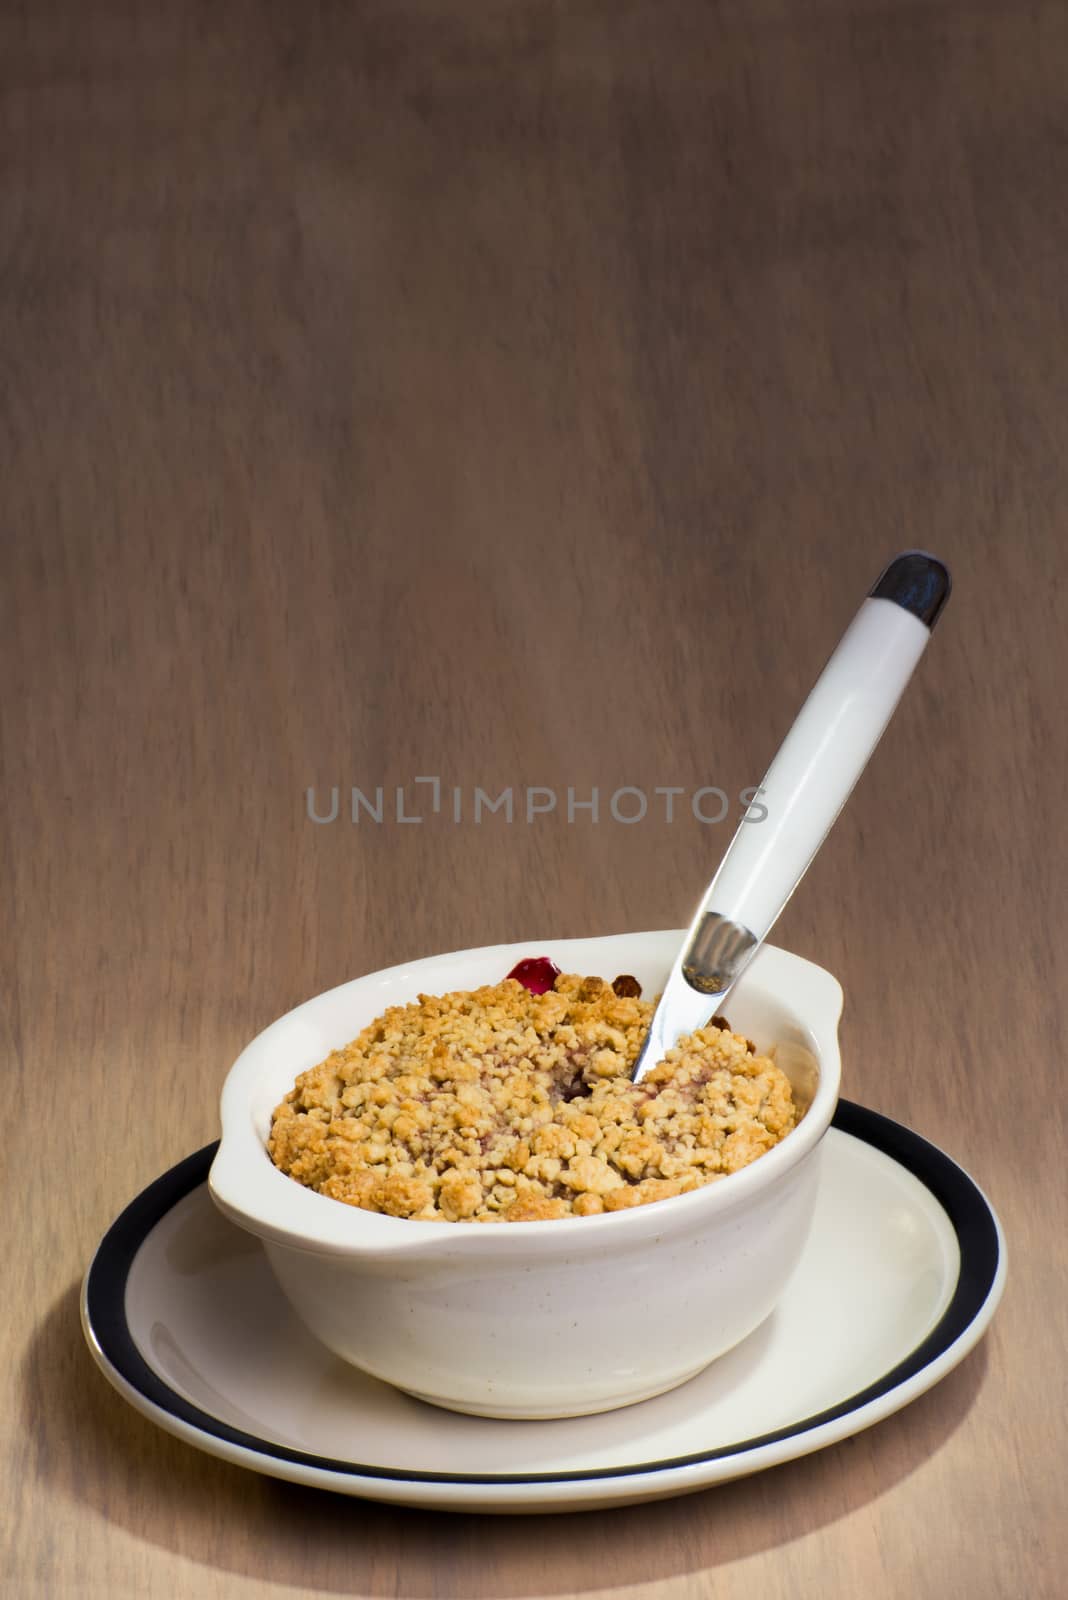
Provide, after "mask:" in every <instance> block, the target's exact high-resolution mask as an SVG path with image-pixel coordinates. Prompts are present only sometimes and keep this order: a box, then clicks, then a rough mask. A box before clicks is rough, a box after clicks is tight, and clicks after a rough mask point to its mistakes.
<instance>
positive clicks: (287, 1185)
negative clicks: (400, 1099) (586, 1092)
mask: <svg viewBox="0 0 1068 1600" xmlns="http://www.w3.org/2000/svg"><path fill="white" fill-rule="evenodd" d="M684 936H685V930H683V929H656V930H649V931H646V932H641V933H623V934H603V935H593V936H589V937H585V938H569V939H560V938H556V939H522V940H515V941H512V942H510V943H509V944H498V945H481V946H472V947H470V948H466V949H459V950H450V951H444V952H441V953H440V954H437V955H432V956H424V957H421V958H419V959H417V960H415V961H408V962H400V963H397V964H396V965H394V966H392V967H385V968H382V969H380V970H378V971H375V972H370V973H366V974H363V975H361V976H360V977H357V978H352V979H349V980H347V981H346V982H344V983H341V984H337V985H335V986H334V987H333V988H331V989H326V990H323V991H322V993H320V994H317V995H313V996H312V997H311V998H310V999H308V1000H304V1001H302V1002H301V1003H300V1004H299V1005H297V1006H295V1007H293V1008H292V1009H291V1010H290V1011H288V1012H286V1013H284V1014H283V1015H282V1016H281V1017H278V1018H277V1019H276V1020H275V1021H274V1022H272V1023H270V1024H269V1025H268V1026H267V1027H266V1028H264V1029H263V1030H262V1031H261V1032H260V1033H259V1034H257V1035H256V1037H255V1038H254V1039H252V1040H251V1041H250V1042H249V1044H247V1045H246V1046H245V1048H244V1049H243V1050H242V1051H241V1054H240V1055H239V1056H238V1057H237V1060H236V1061H235V1062H234V1063H233V1065H232V1066H231V1068H230V1070H229V1072H228V1074H227V1076H226V1079H225V1081H224V1083H223V1087H222V1093H221V1096H220V1120H221V1124H222V1131H221V1136H220V1140H219V1148H218V1151H217V1153H216V1156H215V1159H214V1161H213V1162H212V1165H211V1170H210V1173H209V1175H208V1189H209V1193H210V1194H211V1197H212V1199H213V1201H214V1202H215V1204H216V1205H217V1206H218V1207H219V1209H220V1210H221V1211H222V1212H223V1214H224V1215H225V1216H227V1217H228V1218H229V1219H230V1220H231V1221H233V1222H234V1223H236V1224H237V1225H238V1226H239V1227H241V1228H243V1229H245V1231H247V1232H250V1233H252V1234H254V1235H256V1236H257V1237H259V1238H261V1239H263V1240H265V1241H267V1242H269V1243H275V1244H280V1245H285V1246H289V1247H291V1248H296V1249H299V1250H303V1251H306V1252H309V1253H311V1254H320V1255H329V1256H350V1257H353V1258H357V1257H363V1256H367V1255H373V1254H374V1253H375V1252H376V1251H380V1252H381V1253H382V1256H383V1258H388V1257H390V1256H394V1255H396V1254H397V1253H398V1252H402V1251H403V1252H408V1251H410V1250H414V1249H420V1250H424V1251H425V1249H426V1248H427V1247H428V1246H432V1247H433V1249H434V1250H435V1251H436V1252H439V1253H440V1252H441V1251H442V1250H446V1251H447V1253H450V1254H455V1253H457V1251H459V1252H461V1253H463V1254H468V1253H470V1252H471V1251H472V1250H473V1249H477V1253H478V1254H479V1255H485V1254H487V1253H488V1252H492V1251H494V1250H500V1249H504V1250H505V1251H506V1252H507V1253H511V1254H514V1251H515V1249H516V1246H517V1245H519V1246H521V1248H524V1249H530V1250H532V1251H533V1253H534V1254H537V1253H540V1251H541V1250H542V1249H555V1248H556V1247H559V1246H560V1245H565V1244H567V1245H574V1243H575V1242H576V1240H577V1239H578V1238H581V1239H582V1240H583V1241H584V1242H586V1243H591V1242H593V1241H594V1240H596V1241H597V1242H598V1246H599V1247H600V1246H606V1245H607V1244H608V1243H609V1242H610V1240H611V1242H617V1241H618V1240H619V1239H620V1238H621V1237H624V1238H625V1237H627V1236H630V1237H631V1239H632V1240H636V1239H637V1238H639V1237H640V1236H643V1235H645V1234H648V1233H652V1234H654V1235H660V1234H663V1233H665V1232H667V1231H674V1227H673V1225H675V1224H677V1225H682V1224H684V1223H685V1222H686V1221H687V1220H692V1214H693V1213H694V1212H695V1211H697V1210H700V1212H701V1214H702V1217H703V1218H705V1217H708V1218H710V1217H711V1216H713V1215H715V1214H719V1213H726V1212H733V1211H734V1210H736V1209H737V1208H738V1207H739V1206H742V1205H744V1204H746V1202H747V1201H749V1200H752V1199H753V1198H755V1197H756V1196H758V1195H760V1194H763V1193H764V1192H766V1191H768V1190H770V1189H772V1188H773V1187H774V1186H775V1185H776V1184H777V1182H778V1181H779V1180H780V1179H783V1178H785V1177H786V1175H787V1174H788V1173H789V1172H791V1171H792V1170H793V1169H794V1168H795V1167H796V1166H797V1165H798V1163H799V1162H801V1161H802V1160H804V1159H805V1158H806V1157H807V1156H808V1155H809V1154H810V1153H811V1151H812V1150H814V1149H815V1147H816V1146H817V1145H818V1144H819V1142H820V1140H821V1139H822V1138H823V1136H824V1134H825V1133H826V1131H827V1129H828V1127H829V1126H830V1123H831V1118H832V1117H833V1115H834V1110H835V1106H836V1105H837V1102H838V1093H839V1084H840V1076H841V1060H840V1055H839V1047H838V1023H839V1019H840V1017H841V1012H842V1006H843V999H844V997H843V992H842V988H841V985H840V984H839V982H838V980H837V979H836V978H835V977H834V976H833V975H832V974H831V973H830V972H828V971H827V970H826V969H825V968H823V967H820V966H817V965H816V964H815V963H814V962H812V961H809V960H807V959H806V958H805V957H803V956H798V955H795V954H794V953H793V952H791V951H787V950H783V949H780V948H779V947H778V946H776V945H769V944H764V945H762V946H761V948H760V950H759V951H758V952H757V955H756V957H755V958H754V960H753V962H752V964H751V965H750V967H749V968H748V969H747V971H746V973H745V974H744V975H743V977H742V978H741V979H740V980H739V983H738V992H739V993H742V992H753V991H756V992H760V993H764V994H766V995H768V996H769V997H773V998H774V1000H775V1001H776V1002H777V1003H779V1004H780V1005H783V1006H784V1007H785V1008H786V1009H787V1010H788V1011H790V1012H791V1013H792V1015H793V1017H794V1019H795V1021H796V1023H797V1024H798V1025H799V1026H800V1028H801V1029H802V1030H803V1031H804V1032H805V1033H807V1034H808V1036H809V1039H810V1040H811V1042H812V1044H813V1045H814V1046H815V1049H814V1052H813V1053H814V1054H815V1056H816V1060H817V1064H818V1068H819V1074H818V1081H817V1085H816V1090H815V1093H814V1095H813V1098H812V1101H811V1103H810V1105H809V1107H808V1110H807V1111H806V1113H805V1115H804V1117H803V1118H802V1120H801V1121H800V1123H798V1125H797V1126H796V1127H795V1128H793V1129H791V1131H790V1132H789V1133H788V1134H787V1135H786V1136H785V1138H783V1139H782V1140H781V1141H780V1142H779V1143H778V1144H777V1145H775V1146H774V1147H773V1148H772V1149H771V1150H769V1151H766V1152H765V1154H764V1155H762V1156H760V1157H759V1158H758V1159H757V1160H756V1161H753V1162H751V1163H750V1164H749V1165H748V1166H746V1167H743V1168H742V1169H741V1170H740V1171H739V1172H734V1173H730V1174H728V1175H727V1176H726V1177H725V1178H722V1179H720V1180H719V1181H718V1182H715V1183H710V1184H705V1185H702V1186H701V1187H700V1188H697V1189H692V1190H690V1191H688V1192H687V1193H686V1194H681V1195H674V1196H671V1197H670V1198H668V1199H664V1200H657V1201H655V1202H653V1203H651V1204H649V1205H644V1206H633V1207H630V1208H628V1209H627V1210H625V1211H615V1212H606V1213H601V1214H598V1215H596V1216H592V1217H574V1216H570V1217H556V1218H550V1219H542V1220H538V1221H528V1222H513V1223H509V1224H508V1225H507V1227H489V1226H487V1227H474V1226H472V1227H467V1228H460V1227H457V1226H456V1225H455V1224H453V1225H451V1226H450V1225H448V1224H443V1223H442V1222H440V1221H439V1222H429V1221H417V1220H414V1219H412V1218H409V1217H391V1216H387V1215H385V1214H383V1213H380V1212H372V1211H365V1210H362V1209H361V1208H360V1207H357V1206H349V1205H344V1204H342V1203H341V1202H339V1201H337V1200H334V1199H332V1198H331V1197H330V1196H328V1195H321V1194H318V1193H317V1192H316V1191H315V1190H313V1189H309V1188H306V1187H305V1186H304V1185H302V1184H299V1183H297V1182H295V1180H294V1179H292V1178H290V1177H289V1176H288V1175H287V1174H286V1173H284V1172H282V1171H281V1170H280V1169H279V1168H278V1167H276V1166H275V1165H274V1163H273V1162H272V1161H271V1159H270V1156H269V1155H268V1153H267V1149H266V1145H265V1144H264V1142H263V1141H262V1139H261V1137H260V1135H259V1133H258V1132H257V1130H256V1128H255V1126H254V1113H253V1103H254V1101H255V1099H256V1097H257V1093H258V1089H259V1082H260V1078H261V1074H262V1070H263V1068H264V1066H265V1064H266V1063H267V1061H268V1058H269V1056H270V1054H271V1052H272V1049H273V1047H274V1040H275V1038H276V1037H277V1036H278V1035H279V1034H280V1033H281V1032H282V1030H283V1029H284V1028H285V1027H286V1026H287V1025H291V1024H292V1023H293V1021H295V1020H299V1019H300V1018H301V1017H302V1016H307V1015H308V1014H309V1013H310V1012H314V1011H315V1010H316V1009H317V1008H321V1007H323V1006H324V1004H325V1003H326V1002H327V1001H328V1000H336V998H337V997H338V996H339V995H340V994H341V993H342V991H352V992H354V993H355V992H357V991H359V990H360V989H361V988H367V989H372V988H376V987H383V988H389V987H392V986H394V985H404V986H407V987H409V988H410V990H411V998H413V999H414V997H415V994H416V993H417V992H420V993H428V992H429V993H434V992H448V991H440V990H439V989H437V988H435V987H434V986H433V984H432V983H431V984H428V983H427V982H426V980H427V979H431V978H432V976H433V973H434V971H435V970H436V969H438V968H440V967H441V966H443V965H444V964H446V963H448V962H455V961H459V960H470V959H474V958H478V959H479V960H482V959H484V961H485V964H486V965H487V967H489V966H490V965H491V963H492V970H493V971H494V972H499V971H501V970H502V966H503V963H505V962H507V966H503V971H504V972H507V971H508V970H509V969H510V968H511V966H513V965H514V964H515V962H516V961H517V960H519V959H521V958H522V957H523V956H524V955H529V954H530V953H531V951H537V952H539V953H540V952H541V951H543V950H544V949H549V950H551V951H552V952H553V956H554V958H555V957H556V956H558V955H563V956H567V957H569V958H570V960H571V961H572V962H573V963H574V964H572V965H565V966H564V968H563V970H565V971H576V972H577V971H583V970H585V969H584V967H583V966H582V964H581V961H579V959H578V958H579V955H580V951H581V947H583V946H586V947H593V946H600V945H604V944H606V943H610V944H614V945H624V944H631V945H633V947H634V951H635V953H637V952H638V951H639V950H641V951H643V952H646V953H645V954H644V956H643V959H645V960H646V961H648V960H649V959H650V958H649V955H648V953H647V951H646V947H647V946H648V945H649V944H650V943H652V944H653V945H654V946H655V945H656V944H660V945H662V946H663V949H664V953H665V959H664V962H663V966H664V974H665V976H666V974H667V971H668V970H669V968H670V964H671V961H672V960H673V959H674V956H675V954H676V953H677V951H678V948H679V945H680V944H681V942H682V939H683V938H684ZM652 959H653V960H657V959H659V952H658V951H655V950H654V955H653V958H652ZM485 981H493V980H492V979H490V978H487V980H485ZM382 1003H383V1005H388V1004H403V1003H405V1001H404V998H403V997H402V995H401V994H399V993H397V994H395V995H389V996H387V997H386V998H384V999H383V1002H382ZM293 1076H294V1078H295V1077H296V1071H294V1074H293ZM605 1229H611V1230H613V1232H612V1233H611V1234H610V1235H607V1236H606V1234H605V1231H604V1230H605Z"/></svg>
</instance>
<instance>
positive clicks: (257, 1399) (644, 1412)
mask: <svg viewBox="0 0 1068 1600" xmlns="http://www.w3.org/2000/svg"><path fill="white" fill-rule="evenodd" d="M215 1149H216V1146H215V1145H209V1146H208V1147H206V1148H205V1149H204V1150H201V1151H199V1152H198V1153H197V1154H196V1155H193V1156H190V1157H188V1159H187V1160H185V1161H183V1162H181V1163H180V1165H179V1166H177V1167H174V1168H172V1170H171V1171H170V1172H168V1173H165V1174H164V1175H163V1177H161V1178H158V1179H157V1180H156V1182H155V1183H154V1184H152V1185H150V1187H149V1188H148V1189H146V1190H145V1191H144V1193H143V1194H142V1195H140V1196H139V1197H138V1198H137V1199H136V1200H135V1201H133V1203H132V1204H131V1205H130V1206H128V1207H127V1209H126V1210H125V1211H124V1212H123V1213H122V1215H121V1216H120V1217H119V1218H118V1220H117V1221H116V1222H115V1223H114V1225H113V1226H112V1227H111V1229H110V1230H109V1231H108V1233H107V1234H106V1235H105V1237H104V1239H103V1240H102V1241H101V1243H100V1246H99V1248H98V1250H97V1253H96V1255H95V1257H94V1259H93V1262H92V1264H91V1266H90V1268H89V1271H88V1273H87V1274H86V1279H85V1284H84V1286H83V1291H82V1323H83V1327H84V1329H85V1336H86V1339H87V1340H88V1343H89V1347H90V1349H91V1350H92V1352H93V1355H94V1356H95V1358H96V1360H97V1363H98V1364H99V1366H100V1367H101V1368H102V1370H103V1372H104V1373H105V1374H106V1376H107V1377H108V1378H109V1379H110V1381H111V1382H112V1383H113V1384H114V1385H115V1387H116V1388H117V1389H118V1391H119V1393H120V1394H122V1395H123V1396H124V1397H125V1398H126V1399H127V1400H129V1401H130V1403H131V1404H132V1405H134V1406H136V1407H137V1409H138V1410H139V1411H141V1412H143V1413H144V1414H145V1416H147V1417H149V1418H150V1419H151V1420H152V1421H154V1422H156V1423H158V1424H159V1425H160V1427H162V1428H165V1429H167V1431H168V1432H170V1433H173V1434H176V1435H177V1436H178V1437H179V1438H182V1439H185V1440H187V1441H188V1442H189V1443H190V1444H193V1445H196V1446H197V1447H198V1448H199V1449H202V1450H206V1451H208V1452H209V1454H211V1455H216V1456H221V1457H222V1458H223V1459H224V1460H227V1461H234V1462H237V1463H239V1464H240V1465H242V1466H247V1467H251V1468H253V1469H254V1470H255V1471H259V1472H265V1473H269V1474H271V1475H272V1476H274V1477H279V1478H289V1479H292V1480H293V1481H295V1482H298V1483H307V1484H314V1485H316V1486H318V1487H321V1488H327V1489H335V1490H338V1491H340V1492H341V1493H343V1494H355V1495H363V1496H365V1497H367V1498H369V1499H373V1500H386V1501H392V1502H395V1503H399V1504H402V1505H416V1506H429V1507H435V1508H439V1509H446V1510H456V1511H513V1512H515V1511H566V1510H579V1509H583V1510H588V1509H591V1508H593V1507H597V1506H607V1505H627V1504H632V1503H635V1502H637V1501H641V1500H653V1499H659V1498H662V1497H666V1496H669V1495H679V1494H687V1493H690V1492H692V1491H693V1490H696V1489H701V1488H704V1487H705V1486H707V1485H709V1484H714V1483H721V1482H724V1481H725V1480H726V1479H729V1478H736V1477H741V1476H742V1475H743V1474H745V1473H750V1472H756V1471H759V1470H760V1469H761V1468H764V1467H768V1466H773V1465H775V1464H776V1463H778V1462H781V1461H788V1460H790V1459H792V1458H793V1457H796V1456H802V1455H806V1454H807V1453H808V1452H810V1451H812V1450H818V1449H821V1448H822V1447H823V1446H825V1445H828V1444H833V1443H835V1442H836V1441H837V1440H839V1439H843V1438H845V1437H846V1436H847V1435H849V1434H853V1433H857V1432H859V1431H860V1430H861V1429H862V1428H866V1427H869V1426H870V1425H871V1424H872V1423H873V1422H878V1421H879V1420H880V1419H881V1418H883V1417H885V1416H889V1415H890V1413H891V1412H893V1411H897V1410H899V1409H900V1407H902V1406H904V1405H907V1404H908V1402H909V1401H910V1400H913V1399H915V1398H916V1396H917V1395H919V1394H922V1393H923V1392H924V1391H925V1390H926V1389H929V1388H930V1387H931V1385H932V1384H935V1383H937V1382H938V1380H939V1379H940V1378H942V1377H944V1376H945V1374H946V1373H947V1372H948V1371H950V1369H951V1368H952V1367H954V1366H956V1365H957V1363H958V1362H959V1361H961V1360H962V1359H963V1357H964V1356H965V1355H966V1354H967V1353H968V1351H969V1350H971V1349H972V1347H973V1346H974V1345H975V1344H976V1343H977V1342H978V1340H979V1339H980V1337H981V1336H982V1334H983V1332H984V1331H985V1329H986V1327H987V1325H988V1324H989V1322H990V1319H991V1317H992V1316H993V1314H994V1310H995V1308H996V1306H997V1303H998V1301H999V1299H1000V1298H1001V1291H1002V1287H1003V1284H1004V1278H1005V1248H1004V1241H1003V1238H1002V1234H1001V1229H1000V1226H999V1224H998V1221H997V1218H996V1217H995V1215H994V1213H993V1211H992V1210H991V1208H990V1206H989V1204H988V1202H987V1201H986V1199H985V1197H984V1196H983V1194H982V1193H981V1191H980V1190H979V1189H978V1188H977V1187H976V1185H975V1184H974V1183H973V1182H972V1180H971V1179H970V1178H969V1177H968V1176H967V1174H966V1173H965V1172H963V1171H962V1170H961V1168H960V1167H958V1166H957V1165H956V1164H955V1163H954V1162H953V1161H951V1160H950V1159H949V1157H948V1156H946V1155H944V1154H943V1153H942V1152H941V1151H940V1150H937V1149H936V1148H935V1147H934V1146H933V1145H931V1144H929V1143H927V1141H926V1140H923V1139H921V1138H919V1136H918V1135H916V1134H914V1133H911V1132H909V1131H908V1130H907V1129H905V1128H902V1127H900V1126H899V1125H898V1124H897V1123H894V1122H890V1121H889V1120H888V1119H887V1118H885V1117H881V1116H879V1115H878V1114H877V1113H875V1112H873V1111H867V1110H865V1109H863V1108H862V1107H859V1106H855V1105H852V1104H851V1103H850V1102H848V1101H842V1102H841V1103H840V1105H839V1108H838V1112H837V1114H836V1116H835V1122H834V1126H833V1127H832V1128H831V1130H830V1132H829V1133H828V1134H827V1137H826V1140H825V1144H824V1165H823V1174H822V1179H821V1188H820V1197H819V1202H818V1208H817V1213H816V1219H815V1222H814V1224H813V1229H812V1233H811V1236H810V1239H809V1242H808V1245H807V1246H806V1249H805V1253H804V1256H803V1258H802V1261H801V1264H800V1266H799V1267H798V1269H797V1272H796V1273H795V1275H794V1277H793V1278H792V1280H791V1282H790V1285H789V1287H788V1288H787V1290H786V1293H785V1295H784V1297H783V1299H782V1300H781V1301H780V1303H779V1306H778V1308H777V1309H776V1311H775V1312H774V1313H773V1314H772V1316H771V1317H769V1319H768V1320H767V1322H765V1323H764V1324H763V1326H762V1327H760V1328H758V1329H757V1331H756V1332H755V1333H754V1334H752V1335H751V1336H750V1337H749V1338H748V1339H747V1340H745V1342H744V1343H743V1344H741V1345H739V1346H738V1347H737V1348H736V1349H734V1350H732V1351H731V1352H730V1353H729V1354H728V1355H726V1356H724V1357H722V1358H721V1359H720V1360H719V1361H716V1362H714V1363H713V1364H712V1365H711V1366H710V1367H708V1368H706V1370H705V1371H704V1372H703V1373H701V1374H700V1375H699V1376H698V1377H696V1378H694V1379H692V1380H691V1381H690V1382H689V1383H687V1384H684V1385H683V1386H682V1387H681V1388H679V1389H676V1390H674V1391H673V1392H672V1393H670V1394H667V1395H662V1396H660V1397H659V1398H657V1399H655V1400H647V1401H645V1402H644V1403H643V1404H641V1405H635V1406H629V1407H627V1408H625V1409H623V1410H620V1411H613V1412H608V1413H605V1414H603V1415H600V1416H593V1417H581V1418H576V1419H574V1420H567V1421H554V1422H501V1421H491V1420H485V1419H482V1418H477V1417H468V1416H460V1415H457V1414H455V1413H452V1412H447V1411H442V1410H438V1409H436V1408H435V1407H433V1406H429V1405H425V1404H423V1403H422V1402H421V1401H418V1400H413V1399H411V1398H410V1397H408V1396H407V1395H404V1394H401V1393H399V1392H398V1391H397V1390H394V1389H391V1388H390V1387H389V1386H388V1385H386V1384H383V1383H380V1382H378V1381H377V1380H376V1379H373V1378H369V1377H364V1376H363V1375H362V1374H361V1373H359V1372H357V1371H356V1370H355V1369H354V1368H352V1367H350V1366H348V1365H346V1364H345V1363H344V1362H342V1361H340V1360H338V1359H337V1358H336V1357H334V1356H332V1355H331V1354H330V1353H329V1352H328V1351H327V1350H326V1349H325V1348H324V1347H322V1346H321V1345H319V1344H318V1343H317V1341H316V1340H314V1339H313V1338H312V1337H311V1335H310V1334H308V1333H307V1332H306V1331H305V1330H304V1328H303V1327H302V1325H301V1324H300V1322H299V1321H298V1320H297V1319H296V1317H295V1316H294V1314H293V1312H292V1311H291V1310H290V1308H289V1305H288V1303H287V1301H286V1300H285V1299H284V1298H283V1296H282V1293H281V1291H280V1290H279V1289H278V1287H277V1285H276V1284H275V1281H274V1279H273V1277H272V1275H271V1272H270V1269H269V1267H268V1265H267V1262H266V1259H265V1257H264V1255H263V1253H262V1250H261V1247H260V1245H259V1243H258V1242H257V1241H256V1240H255V1239H253V1238H251V1237H250V1236H249V1235H248V1234H247V1233H244V1232H242V1231H241V1230H239V1229H237V1228H235V1227H234V1226H233V1225H232V1224H231V1223H228V1222H227V1221H226V1220H225V1219H224V1218H223V1217H222V1216H221V1215H220V1214H219V1212H218V1211H217V1210H216V1208H215V1206H214V1205H213V1204H212V1202H211V1199H210V1197H209V1195H208V1191H207V1188H206V1185H205V1179H206V1177H207V1173H208V1168H209V1166H210V1164H211V1160H212V1157H213V1155H214V1153H215Z"/></svg>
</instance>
